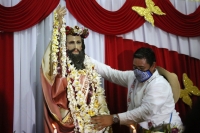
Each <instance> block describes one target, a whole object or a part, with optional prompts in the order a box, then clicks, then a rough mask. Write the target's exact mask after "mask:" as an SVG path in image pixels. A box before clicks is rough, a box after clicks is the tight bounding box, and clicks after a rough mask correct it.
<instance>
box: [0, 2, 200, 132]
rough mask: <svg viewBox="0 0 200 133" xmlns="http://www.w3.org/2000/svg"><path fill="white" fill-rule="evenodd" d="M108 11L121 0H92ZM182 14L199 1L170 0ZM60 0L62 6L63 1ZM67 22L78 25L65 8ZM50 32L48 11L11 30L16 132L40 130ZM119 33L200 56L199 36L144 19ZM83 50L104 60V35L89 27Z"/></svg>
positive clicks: (191, 8)
mask: <svg viewBox="0 0 200 133" xmlns="http://www.w3.org/2000/svg"><path fill="white" fill-rule="evenodd" d="M19 1H20V0H0V4H2V5H4V6H14V5H16V4H17V3H18V2H19ZM96 1H97V2H98V3H99V4H100V5H101V6H102V7H104V8H105V9H107V10H110V11H116V10H118V9H119V8H120V7H121V6H122V5H123V4H124V2H125V0H96ZM170 1H171V2H172V4H173V5H174V6H175V8H176V9H177V10H178V11H180V12H182V13H183V14H190V13H192V12H194V11H195V10H196V8H197V7H198V6H199V5H200V2H195V1H191V0H170ZM60 4H61V5H63V6H65V1H64V0H61V1H60ZM65 18H66V23H67V25H69V26H75V25H78V26H82V25H81V24H80V23H79V22H77V20H76V19H75V18H74V17H73V16H72V15H71V14H70V13H69V12H68V11H67V15H66V16H65ZM51 32H52V14H50V15H49V16H48V17H47V18H46V19H44V20H43V21H42V22H40V23H39V24H37V25H35V26H33V27H31V28H29V29H26V30H24V31H20V32H15V33H14V121H13V126H14V127H13V130H14V131H16V133H21V132H26V133H43V120H42V117H43V105H42V100H43V97H42V88H41V83H40V65H41V60H42V56H43V54H44V51H45V49H46V47H47V44H48V43H49V41H50V38H51ZM118 36H122V37H123V38H125V39H132V40H135V41H141V42H146V43H149V44H151V45H155V46H157V47H159V48H167V49H169V50H172V51H177V52H178V53H181V54H186V55H189V56H191V57H194V58H197V59H200V52H198V50H199V49H200V37H192V38H187V37H181V36H176V35H173V34H169V33H166V32H165V31H162V30H161V29H159V28H157V27H153V26H152V25H151V24H149V23H148V22H146V23H144V25H143V26H141V27H139V28H138V29H136V30H134V31H132V32H129V33H126V34H124V35H118ZM85 44H86V53H87V54H88V55H89V56H91V57H93V58H95V59H97V60H99V61H101V62H104V58H105V57H104V35H102V34H99V33H96V32H94V31H91V30H90V35H89V37H88V38H87V39H86V40H85Z"/></svg>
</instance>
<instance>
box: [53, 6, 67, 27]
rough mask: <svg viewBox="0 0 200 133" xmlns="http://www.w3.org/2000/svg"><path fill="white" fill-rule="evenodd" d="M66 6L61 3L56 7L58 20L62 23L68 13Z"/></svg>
mask: <svg viewBox="0 0 200 133" xmlns="http://www.w3.org/2000/svg"><path fill="white" fill-rule="evenodd" d="M66 12H67V10H66V8H65V7H61V5H59V6H58V7H57V9H56V13H57V15H58V20H59V22H60V24H61V23H62V18H63V17H64V16H65V15H66Z"/></svg>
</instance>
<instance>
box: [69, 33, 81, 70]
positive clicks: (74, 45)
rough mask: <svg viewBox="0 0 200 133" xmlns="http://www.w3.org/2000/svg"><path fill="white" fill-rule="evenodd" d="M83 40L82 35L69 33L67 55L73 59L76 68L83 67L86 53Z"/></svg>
mask: <svg viewBox="0 0 200 133" xmlns="http://www.w3.org/2000/svg"><path fill="white" fill-rule="evenodd" d="M82 45H83V44H82V40H81V37H80V36H72V35H67V55H68V56H69V58H70V59H71V61H72V63H73V64H74V66H75V67H76V69H83V68H85V67H84V64H83V61H84V59H85V53H84V52H83V50H82Z"/></svg>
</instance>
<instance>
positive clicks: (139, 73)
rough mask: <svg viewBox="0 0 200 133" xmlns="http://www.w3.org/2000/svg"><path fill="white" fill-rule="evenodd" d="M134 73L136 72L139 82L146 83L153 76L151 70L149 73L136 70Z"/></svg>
mask: <svg viewBox="0 0 200 133" xmlns="http://www.w3.org/2000/svg"><path fill="white" fill-rule="evenodd" d="M133 71H134V74H135V77H136V79H137V80H138V81H139V82H144V81H146V80H147V79H149V78H150V77H151V76H152V73H151V71H149V70H147V71H141V70H139V69H135V70H133Z"/></svg>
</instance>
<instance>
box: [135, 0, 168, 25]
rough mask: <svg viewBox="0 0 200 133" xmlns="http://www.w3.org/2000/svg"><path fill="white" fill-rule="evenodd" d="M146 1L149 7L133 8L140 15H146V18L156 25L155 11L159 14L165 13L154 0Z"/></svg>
mask: <svg viewBox="0 0 200 133" xmlns="http://www.w3.org/2000/svg"><path fill="white" fill-rule="evenodd" d="M145 3H146V6H147V8H144V7H139V6H133V7H132V10H134V11H136V12H137V13H138V14H139V15H140V16H144V19H145V20H146V21H148V22H149V23H151V24H152V25H153V26H154V19H153V16H152V15H153V13H154V14H157V15H165V13H163V12H162V11H161V9H160V8H159V7H158V6H155V3H154V2H153V1H152V0H145Z"/></svg>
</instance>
